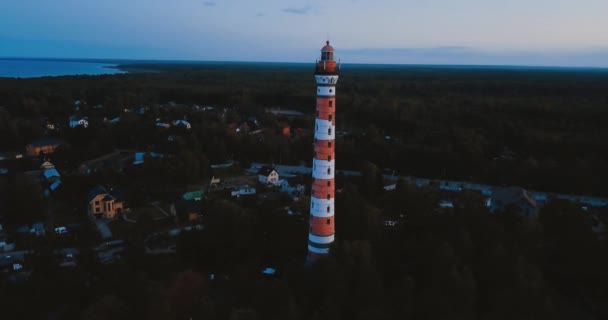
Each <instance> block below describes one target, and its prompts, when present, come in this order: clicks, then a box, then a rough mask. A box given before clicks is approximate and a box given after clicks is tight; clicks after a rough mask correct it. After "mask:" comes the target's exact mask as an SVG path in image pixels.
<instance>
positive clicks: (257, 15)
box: [255, 12, 265, 17]
mask: <svg viewBox="0 0 608 320" xmlns="http://www.w3.org/2000/svg"><path fill="white" fill-rule="evenodd" d="M255 16H256V17H263V16H265V14H264V13H262V12H258V14H256V15H255Z"/></svg>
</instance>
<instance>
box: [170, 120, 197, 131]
mask: <svg viewBox="0 0 608 320" xmlns="http://www.w3.org/2000/svg"><path fill="white" fill-rule="evenodd" d="M172 125H173V127H182V128H184V129H187V130H190V129H192V126H191V125H190V122H188V121H186V120H175V121H173V122H172Z"/></svg>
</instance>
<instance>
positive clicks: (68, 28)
mask: <svg viewBox="0 0 608 320" xmlns="http://www.w3.org/2000/svg"><path fill="white" fill-rule="evenodd" d="M7 2H8V3H7V4H5V5H4V6H3V8H2V10H1V11H0V57H41V58H42V57H50V58H99V59H149V60H209V61H265V62H310V61H314V59H315V58H317V56H318V51H319V49H320V48H321V47H322V45H323V43H324V41H325V40H326V39H328V38H329V39H330V40H331V41H332V44H333V45H334V46H335V47H336V50H337V56H338V57H340V58H341V59H342V61H343V62H348V63H398V64H473V65H531V66H534V65H551V66H588V67H608V32H606V30H608V19H605V12H608V1H605V0H578V1H576V0H533V1H530V0H509V1H504V0H503V1H498V0H378V1H370V0H334V1H331V2H330V1H321V0H257V1H248V0H202V1H196V0H128V1H119V0H104V1H90V0H55V1H44V0H7Z"/></svg>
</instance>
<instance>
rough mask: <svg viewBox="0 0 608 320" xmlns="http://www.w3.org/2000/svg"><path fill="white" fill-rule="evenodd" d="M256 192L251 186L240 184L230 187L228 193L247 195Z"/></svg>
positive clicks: (236, 195)
mask: <svg viewBox="0 0 608 320" xmlns="http://www.w3.org/2000/svg"><path fill="white" fill-rule="evenodd" d="M255 193H256V190H255V188H254V187H251V186H249V185H246V184H245V185H240V186H236V187H234V189H232V192H231V193H230V195H232V196H233V197H240V196H249V195H254V194H255Z"/></svg>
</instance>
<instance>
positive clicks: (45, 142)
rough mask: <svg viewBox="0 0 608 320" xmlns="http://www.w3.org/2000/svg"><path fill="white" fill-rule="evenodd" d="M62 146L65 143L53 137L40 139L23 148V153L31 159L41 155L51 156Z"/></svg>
mask: <svg viewBox="0 0 608 320" xmlns="http://www.w3.org/2000/svg"><path fill="white" fill-rule="evenodd" d="M63 144H65V142H64V141H63V140H61V139H57V138H53V137H45V138H40V139H38V140H34V141H32V143H30V144H28V145H27V146H25V153H26V154H27V155H28V156H31V157H35V156H39V155H41V154H51V153H53V152H55V150H56V149H57V148H58V147H59V146H61V145H63Z"/></svg>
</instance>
